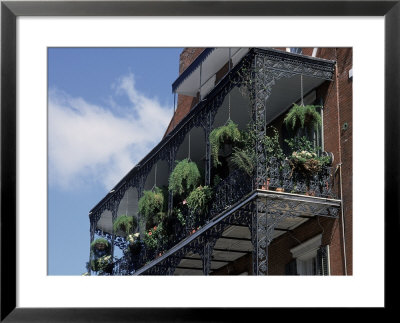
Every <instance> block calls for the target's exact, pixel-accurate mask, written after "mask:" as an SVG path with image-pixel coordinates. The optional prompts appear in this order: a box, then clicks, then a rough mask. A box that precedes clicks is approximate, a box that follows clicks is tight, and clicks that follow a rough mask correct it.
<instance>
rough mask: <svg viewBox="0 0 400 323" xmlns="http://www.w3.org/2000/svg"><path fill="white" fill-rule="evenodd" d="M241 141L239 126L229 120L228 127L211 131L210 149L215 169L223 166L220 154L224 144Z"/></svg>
mask: <svg viewBox="0 0 400 323" xmlns="http://www.w3.org/2000/svg"><path fill="white" fill-rule="evenodd" d="M240 140H241V133H240V131H239V128H238V126H237V124H236V123H234V122H233V121H232V120H229V121H228V123H227V124H226V125H224V126H221V127H218V128H215V129H214V130H213V131H211V133H210V147H211V156H212V161H213V165H214V167H217V166H218V165H221V162H220V161H219V159H218V153H219V150H220V148H222V147H223V144H235V143H238V142H240Z"/></svg>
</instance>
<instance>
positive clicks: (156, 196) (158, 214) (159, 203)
mask: <svg viewBox="0 0 400 323" xmlns="http://www.w3.org/2000/svg"><path fill="white" fill-rule="evenodd" d="M165 200H166V199H165V198H164V194H163V191H162V190H161V189H160V188H158V187H155V188H154V190H150V191H144V192H143V196H142V197H141V198H140V200H139V213H140V214H141V215H142V216H143V219H144V222H145V226H146V229H149V228H151V227H153V226H154V225H156V224H157V223H158V222H159V221H160V219H161V218H162V217H163V216H164V215H165V212H164V209H165Z"/></svg>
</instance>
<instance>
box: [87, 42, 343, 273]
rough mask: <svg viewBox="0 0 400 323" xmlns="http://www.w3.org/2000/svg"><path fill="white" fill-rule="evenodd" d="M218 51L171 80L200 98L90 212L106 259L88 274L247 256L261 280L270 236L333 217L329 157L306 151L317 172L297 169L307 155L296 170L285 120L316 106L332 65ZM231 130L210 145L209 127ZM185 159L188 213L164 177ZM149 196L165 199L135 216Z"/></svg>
mask: <svg viewBox="0 0 400 323" xmlns="http://www.w3.org/2000/svg"><path fill="white" fill-rule="evenodd" d="M213 53H214V55H215V56H213ZM224 53H225V52H224V50H217V49H216V50H215V51H212V50H208V51H207V52H206V54H207V55H206V54H204V55H203V56H200V57H199V59H198V60H197V61H195V62H194V63H193V64H192V65H191V67H190V69H188V71H187V72H186V73H183V75H182V76H181V77H180V78H179V79H178V80H177V81H176V82H175V83H174V90H175V91H176V92H178V93H179V91H182V92H181V93H182V94H185V95H188V94H191V95H193V96H198V97H199V101H198V103H197V104H196V105H195V106H194V107H193V108H192V110H191V111H190V112H189V113H188V114H187V115H186V116H185V117H184V119H183V120H182V121H181V122H180V123H179V124H177V125H176V126H175V128H174V129H173V130H172V131H171V132H170V133H169V134H168V135H167V136H166V137H165V138H164V139H163V140H162V141H161V142H160V143H159V144H158V145H157V146H156V147H155V148H154V149H153V150H152V151H151V152H150V153H149V154H148V155H147V156H145V157H144V158H143V160H142V161H141V162H140V163H139V164H138V165H136V166H135V167H134V168H133V169H132V170H131V171H130V172H129V173H128V174H127V175H126V176H125V177H124V178H123V179H122V180H121V181H120V182H119V183H118V184H117V185H116V186H115V187H114V189H113V190H112V191H111V192H110V193H109V194H107V196H106V197H105V198H104V199H103V200H101V201H100V202H99V203H98V205H96V206H95V207H94V208H93V209H92V210H91V212H90V214H89V217H90V224H91V226H90V232H91V241H95V236H97V237H101V238H103V239H105V240H107V241H108V244H109V246H110V253H109V256H111V257H109V258H107V259H110V260H109V263H108V264H107V267H104V268H106V269H107V270H100V271H97V274H104V275H145V274H149V275H172V274H175V275H192V274H193V275H196V274H205V275H210V274H218V272H219V271H221V270H222V268H224V267H226V266H227V265H228V264H230V263H234V262H235V261H238V260H239V259H247V258H246V257H248V258H249V261H250V262H251V264H252V268H251V270H249V271H251V273H252V274H256V275H262V274H268V246H269V244H270V243H271V241H273V240H274V239H276V238H277V237H279V236H280V235H282V234H285V233H286V232H288V231H290V230H292V229H293V228H296V227H298V226H300V225H302V224H303V223H304V222H306V221H307V220H309V219H311V218H314V217H318V216H323V217H332V218H335V217H337V214H338V210H339V208H340V200H338V199H337V198H336V194H335V191H336V190H335V183H334V180H333V179H334V176H333V175H334V174H333V169H332V167H331V163H332V156H331V154H329V153H326V152H324V151H323V149H320V147H319V148H315V151H313V152H312V154H313V155H312V158H310V159H311V160H313V161H314V164H313V165H314V168H315V169H314V170H313V171H312V172H308V171H306V170H307V169H306V170H305V168H304V160H303V164H301V165H303V168H302V167H300V166H301V165H300V164H299V163H298V160H300V159H301V158H300V157H304V156H306V155H304V156H300V157H298V156H299V155H298V154H300V153H303V152H302V151H300V150H299V149H298V147H297V149H295V148H293V143H294V141H293V140H292V139H293V138H292V137H293V134H291V133H290V132H289V133H285V130H284V128H285V127H284V126H283V125H282V123H283V118H284V116H285V115H286V113H287V111H288V109H289V108H290V107H291V106H292V105H293V102H300V101H301V103H304V102H305V101H307V100H311V101H313V102H314V101H315V96H316V94H315V93H316V89H318V87H320V86H323V84H324V82H329V81H330V80H331V79H332V75H333V70H334V62H332V61H326V60H321V59H315V58H310V57H305V56H302V55H297V54H291V53H283V52H279V51H275V50H270V49H250V50H249V49H246V50H240V49H237V50H233V51H230V52H229V59H227V60H224V56H223V55H224ZM232 53H234V55H237V56H235V57H234V59H233V58H232V57H230V55H231V54H232ZM226 62H228V65H229V66H228V67H229V68H228V69H227V73H226V74H225V75H224V76H222V77H221V73H219V71H218V69H220V71H222V70H224V66H225V67H226ZM215 70H216V71H215ZM225 70H226V68H225ZM212 71H215V73H213V72H212ZM202 75H203V77H204V75H206V80H205V81H203V82H202V80H201V77H202ZM217 76H218V77H217ZM196 84H200V86H199V88H196ZM210 84H211V85H210ZM231 123H232V124H234V128H235V129H234V130H235V131H237V134H238V136H239V137H240V138H239V139H237V140H236V139H235V140H236V141H235V140H227V141H226V142H222V141H221V140H220V141H218V142H219V143H220V144H221V145H220V146H219V147H217V148H215V139H213V136H214V135H215V133H216V130H218V129H223V127H229V126H230V125H231ZM270 126H273V127H274V128H270ZM271 129H277V130H276V132H273V131H272V130H271ZM271 131H272V132H271ZM303 132H304V131H303ZM300 134H307V135H309V132H307V131H306V132H304V133H300ZM296 136H297V137H299V133H297V135H296ZM222 137H223V135H221V138H222ZM246 138H247V139H246ZM309 138H310V140H309V143H308V146H310V145H311V144H312V146H313V147H317V146H318V144H319V142H321V141H322V139H321V135H318V133H317V134H315V133H314V132H313V135H312V136H311V137H310V136H309ZM231 139H232V138H231ZM285 139H286V140H285ZM213 140H214V141H213ZM291 140H292V141H291ZM285 143H289V144H290V143H291V144H292V145H289V146H288V145H286V146H285ZM322 143H323V141H322ZM310 147H311V146H310ZM290 149H292V151H291V150H290ZM293 149H294V150H293ZM297 153H298V154H297ZM304 153H309V154H311V152H308V151H304ZM240 154H242V155H240ZM235 156H236V157H238V156H239V157H242V158H244V159H242V160H239V162H238V161H237V160H236V159H235ZM243 156H244V157H243ZM310 156H311V155H310ZM296 158H297V159H296ZM299 158H300V159H299ZM185 160H186V161H187V164H189V163H190V164H193V165H194V166H195V167H196V168H197V169H198V172H199V174H200V177H199V179H197V182H196V184H195V185H193V187H191V188H190V191H194V190H196V189H197V190H198V193H199V194H200V195H199V196H206V195H207V199H205V200H204V203H203V204H201V206H198V207H197V208H196V207H194V206H191V200H190V195H188V194H189V192H178V190H177V189H171V174H173V173H174V171H175V169H176V167H177V162H178V161H185ZM240 161H243V162H244V166H240V165H241V164H240ZM315 161H317V162H315ZM315 163H317V164H315ZM306 168H307V167H306ZM196 178H197V177H196ZM187 182H189V181H187ZM186 184H187V183H185V184H182V185H186ZM162 187H164V190H161V188H162ZM205 187H207V188H208V190H209V191H207V194H205V193H204V192H205ZM146 192H150V193H146ZM146 194H150V195H151V194H153V196H155V195H157V194H158V195H157V198H161V199H162V200H163V201H164V203H162V204H163V205H162V206H161V204H160V205H159V208H158V209H157V214H158V215H157V216H155V214H151V215H150V216H149V215H147V216H144V213H145V212H144V211H142V212H139V210H140V208H141V203H142V202H141V200H142V201H143V197H144V196H145V195H146ZM201 194H203V195H201ZM192 200H193V201H194V202H192V204H195V202H196V201H199V199H198V198H192ZM142 210H143V208H142ZM154 212H155V211H154ZM141 213H143V214H141ZM122 215H126V216H130V217H131V218H133V219H134V222H135V223H136V224H137V225H135V227H136V229H135V230H134V231H136V235H135V236H133V233H134V232H133V231H132V232H128V231H125V232H124V231H123V230H117V229H116V228H115V227H114V224H115V223H116V221H117V219H119V218H120V217H121V216H122ZM149 218H151V219H149ZM150 220H151V221H150ZM161 227H162V229H161ZM93 260H94V257H93V253H91V259H90V261H93Z"/></svg>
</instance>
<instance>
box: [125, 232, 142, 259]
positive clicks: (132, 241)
mask: <svg viewBox="0 0 400 323" xmlns="http://www.w3.org/2000/svg"><path fill="white" fill-rule="evenodd" d="M127 240H128V242H129V246H128V249H127V250H128V251H130V252H131V253H132V254H133V255H137V254H139V253H140V250H141V249H142V241H141V240H140V233H139V232H137V233H135V234H129V235H128V236H127Z"/></svg>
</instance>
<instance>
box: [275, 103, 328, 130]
mask: <svg viewBox="0 0 400 323" xmlns="http://www.w3.org/2000/svg"><path fill="white" fill-rule="evenodd" d="M318 107H319V106H316V105H306V106H302V105H297V104H296V103H295V104H293V107H292V108H291V109H290V110H289V112H288V114H287V115H286V117H285V119H284V120H283V122H284V123H285V125H286V127H287V128H292V130H295V129H298V128H304V126H305V125H308V124H310V125H312V126H314V127H315V128H318V126H321V124H322V119H321V115H320V114H319V112H318V111H317V108H318Z"/></svg>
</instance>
